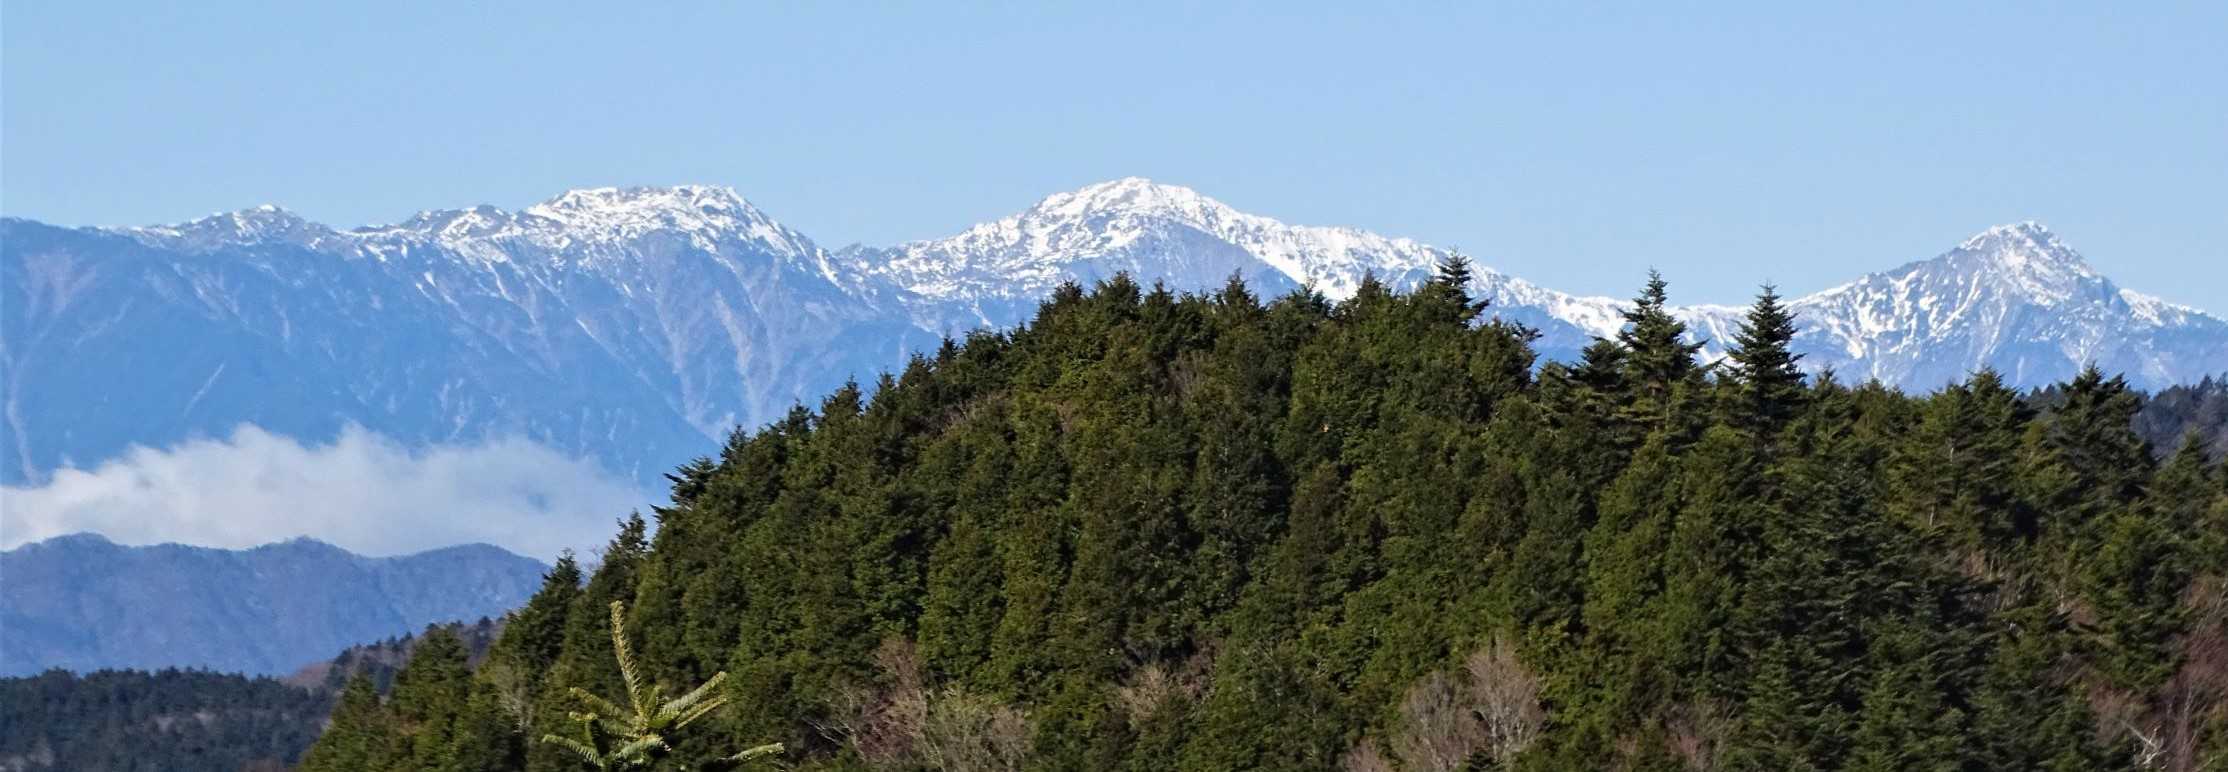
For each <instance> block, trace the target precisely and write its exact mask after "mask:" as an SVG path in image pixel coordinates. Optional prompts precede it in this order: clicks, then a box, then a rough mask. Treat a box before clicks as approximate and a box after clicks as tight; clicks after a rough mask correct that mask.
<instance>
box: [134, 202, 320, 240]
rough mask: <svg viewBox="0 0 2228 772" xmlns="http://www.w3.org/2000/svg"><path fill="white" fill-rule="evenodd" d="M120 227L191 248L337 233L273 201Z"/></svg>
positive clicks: (316, 237) (139, 235)
mask: <svg viewBox="0 0 2228 772" xmlns="http://www.w3.org/2000/svg"><path fill="white" fill-rule="evenodd" d="M120 230H121V231H122V232H124V233H126V234H129V235H131V236H133V237H135V238H138V239H140V240H142V241H146V242H148V243H152V244H160V245H164V246H173V247H182V248H186V249H192V250H208V249H216V248H220V247H224V246H230V245H258V244H296V245H301V246H310V245H314V244H316V243H317V242H319V241H320V240H322V239H325V238H328V237H331V236H334V235H336V234H335V233H334V232H333V230H332V229H331V228H327V227H325V226H323V225H319V224H317V223H314V222H310V221H309V220H307V219H304V218H303V217H302V216H301V215H298V214H295V213H293V212H292V211H289V210H287V209H285V208H283V207H279V206H277V205H273V204H264V205H261V206H256V207H251V208H248V209H241V210H238V211H233V212H218V213H216V214H212V215H209V216H207V217H203V218H201V219H198V220H191V221H188V222H182V223H178V224H176V225H156V226H149V227H144V228H124V229H120Z"/></svg>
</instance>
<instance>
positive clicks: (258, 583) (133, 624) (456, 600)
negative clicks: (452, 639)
mask: <svg viewBox="0 0 2228 772" xmlns="http://www.w3.org/2000/svg"><path fill="white" fill-rule="evenodd" d="M547 570H548V567H547V566H546V565H544V564H542V563H541V562H540V561H537V560H533V559H531V558H525V557H520V556H518V555H514V554H511V553H509V552H506V551H503V550H502V549H499V548H496V547H491V546H488V545H485V544H468V545H462V546H456V547H448V548H444V549H437V550H431V551H427V552H420V553H417V554H413V555H403V556H398V557H382V558H371V557H364V556H360V555H356V554H353V553H350V552H348V551H347V550H343V549H341V548H339V547H335V546H333V545H330V544H326V543H324V542H320V541H316V540H314V539H306V538H305V539H294V540H291V541H285V542H279V543H276V544H268V545H264V546H261V547H256V548H253V549H244V550H224V549H211V548H206V547H189V546H183V545H177V544H161V545H154V546H146V547H130V546H123V545H119V544H115V543H113V542H110V541H109V540H108V539H106V538H103V537H101V536H98V535H94V534H89V533H86V534H72V535H69V536H60V537H55V538H52V539H48V540H46V541H41V542H35V543H31V544H25V545H23V546H20V547H17V548H15V549H12V550H8V551H6V552H0V675H7V676H19V675H28V674H33V673H38V672H41V671H44V670H47V669H49V668H63V669H67V670H75V671H81V672H82V671H88V670H95V669H100V668H143V669H154V668H164V667H190V668H204V669H209V670H216V671H225V672H242V673H251V674H265V675H283V674H287V673H292V672H294V671H295V670H297V669H299V668H301V667H302V666H304V665H308V664H311V663H314V662H319V661H323V660H327V659H330V658H332V657H333V656H334V655H335V654H338V653H339V652H340V651H341V650H342V649H345V648H347V647H348V646H350V645H354V644H359V643H363V642H366V641H374V640H379V639H382V638H387V637H390V636H395V635H400V634H404V633H413V632H417V631H419V630H421V629H423V628H424V627H425V626H426V625H428V624H432V623H436V622H449V621H457V620H466V621H469V620H475V619H478V618H480V617H483V616H484V617H496V616H500V615H502V614H503V613H505V612H507V611H509V610H510V609H512V608H515V607H517V606H519V605H521V604H524V603H525V602H526V599H527V598H528V597H530V596H531V595H532V594H533V592H534V591H535V590H536V589H537V588H538V587H540V585H541V580H542V575H543V573H544V572H546V571H547Z"/></svg>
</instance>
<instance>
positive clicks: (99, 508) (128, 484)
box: [0, 425, 649, 560]
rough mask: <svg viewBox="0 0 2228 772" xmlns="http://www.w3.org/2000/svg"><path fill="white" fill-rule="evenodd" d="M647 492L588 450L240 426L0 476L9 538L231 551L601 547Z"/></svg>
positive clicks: (549, 551)
mask: <svg viewBox="0 0 2228 772" xmlns="http://www.w3.org/2000/svg"><path fill="white" fill-rule="evenodd" d="M648 500H649V499H648V497H647V496H646V495H644V494H643V493H642V492H641V491H640V490H638V489H637V488H636V487H635V486H634V485H633V484H632V483H631V482H629V481H626V480H624V479H622V478H620V477H618V476H616V475H612V474H610V473H607V472H605V471H604V470H603V469H602V468H601V467H600V466H598V465H596V464H595V463H594V462H592V461H586V460H582V459H576V458H571V457H568V456H565V455H563V454H561V453H558V452H556V451H554V450H551V449H550V448H548V447H545V446H542V445H539V444H536V443H533V442H530V441H526V440H498V441H493V442H488V443H484V444H479V445H469V446H442V447H434V448H428V449H424V450H413V449H409V448H405V447H403V446H402V445H400V444H397V443H395V442H393V441H391V440H388V439H386V438H384V437H381V436H379V435H376V434H373V433H371V432H369V431H367V430H364V429H361V428H357V427H349V428H347V429H345V430H343V431H342V432H341V434H340V437H339V438H338V439H336V440H334V441H333V442H332V443H331V444H327V445H304V444H302V443H301V442H299V441H296V440H294V439H292V438H288V437H282V436H279V435H275V434H271V433H270V432H266V431H264V430H262V429H260V428H257V427H255V426H251V425H242V426H240V427H239V428H237V429H235V430H233V433H232V436H231V437H229V438H225V439H203V440H193V441H189V442H186V443H183V444H180V445H178V446H176V447H173V448H169V449H163V450H157V449H151V448H143V447H134V448H132V449H131V450H129V451H127V452H125V453H124V455H123V456H121V457H119V458H117V459H114V460H112V461H109V462H107V463H104V464H102V465H100V466H98V467H95V468H93V469H90V470H78V469H63V470H60V471H57V472H55V473H54V476H53V478H52V479H50V480H49V481H47V482H46V483H45V484H43V485H39V486H36V487H20V488H19V487H13V486H8V487H0V548H13V547H15V546H16V545H19V544H23V543H25V542H32V541H39V540H41V539H46V538H49V537H53V536H59V535H62V534H66V533H75V532H79V531H92V532H94V533H98V534H101V535H102V536H106V537H108V538H109V539H111V540H114V541H116V542H118V543H121V544H154V543H160V542H179V543H184V544H193V545H199V546H209V547H228V548H238V547H251V546H255V545H259V544H267V543H270V542H273V541H279V540H284V539H289V538H293V537H296V536H310V537H313V538H317V539H321V540H324V541H327V542H331V543H333V544H336V545H339V546H341V547H342V548H345V549H348V550H351V551H354V552H358V553H361V554H366V555H394V554H402V553H409V552H416V551H419V550H425V549H432V548H436V547H446V546H450V545H454V544H462V543H468V542H487V543H489V544H494V545H497V546H500V547H503V548H505V549H509V550H511V551H513V552H517V553H520V554H523V555H529V556H533V557H536V558H540V559H543V560H548V559H551V558H553V557H555V556H556V554H557V553H558V551H559V550H562V549H566V548H572V549H575V550H580V551H582V552H583V553H587V552H588V550H589V549H591V548H594V547H599V546H601V545H602V544H603V543H604V542H605V541H607V540H608V539H610V537H611V534H612V533H614V532H615V531H616V527H615V526H614V525H613V523H614V521H616V520H617V519H618V518H620V517H623V516H625V515H626V513H627V512H629V511H631V510H634V509H638V508H643V505H644V504H645V503H646V502H647V501H648Z"/></svg>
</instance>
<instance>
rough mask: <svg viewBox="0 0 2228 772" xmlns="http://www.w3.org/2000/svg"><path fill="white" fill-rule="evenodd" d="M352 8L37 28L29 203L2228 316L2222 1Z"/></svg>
mask: <svg viewBox="0 0 2228 772" xmlns="http://www.w3.org/2000/svg"><path fill="white" fill-rule="evenodd" d="M340 5H341V4H332V3H269V4H246V3H233V2H217V1H207V2H199V3H180V4H162V5H156V4H146V5H130V4H96V3H64V2H47V3H20V2H19V3H9V4H8V5H7V6H6V8H5V12H4V14H0V113H4V115H0V211H5V212H6V213H7V214H10V215H15V216H25V217H33V218H38V219H42V220H48V221H52V222H59V223H67V224H138V223H148V222H169V221H176V220H181V219H186V218H190V217H193V216H198V215H201V214H205V213H208V212H211V211H215V210H219V209H233V208H239V207H244V206H250V205H254V204H260V203H266V202H269V203H278V204H282V205H285V206H287V207H289V208H292V209H295V210H297V211H299V212H302V213H303V214H305V215H306V216H309V217H312V218H314V219H318V220H322V221H325V222H329V223H333V224H336V225H343V226H345V225H354V224H362V223H372V222H389V221H393V220H397V219H400V218H402V217H405V216H407V215H408V214H410V213H411V212H414V211H416V210H419V209H424V208H432V207H451V206H466V205H471V204H476V203H493V204H497V205H501V206H506V207H517V206H522V205H525V204H528V203H531V202H534V201H537V200H540V199H542V198H546V197H548V196H549V195H552V194H554V193H556V192H558V191H560V190H563V189H565V188H569V187H582V186H593V185H608V184H666V183H679V182H708V183H717V184H726V185H732V186H734V187H736V188H737V189H739V190H741V191H742V192H743V194H744V195H745V196H747V197H749V198H750V199H752V200H753V201H754V202H756V203H757V204H759V205H760V206H761V207H763V208H765V209H766V210H768V211H769V212H770V213H772V214H773V215H774V216H776V217H778V218H780V219H782V220H783V221H785V222H787V223H789V224H791V225H793V226H795V227H797V228H799V229H801V230H803V231H804V232H806V233H807V234H810V235H811V236H813V237H814V238H815V239H817V240H819V241H821V242H823V243H826V244H828V245H830V246H836V245H841V244H844V243H848V242H851V241H864V242H869V243H888V242H894V241H898V240H903V239H912V238H925V237H933V236H939V235H945V234H948V233H950V232H954V231H957V230H959V229H961V228H963V227H965V226H966V225H968V224H971V223H974V222H977V221H980V220H985V219H990V218H994V217H997V216H1000V215H1004V214H1008V213H1011V212H1013V211H1016V210H1018V209H1021V208H1023V207H1025V206H1027V205H1028V204H1030V203H1032V202H1033V201H1035V200H1036V199H1037V198H1039V197H1041V196H1043V195H1045V194H1047V193H1051V192H1055V191H1059V190H1065V189H1070V188H1074V187H1077V186H1080V185H1083V184H1087V183H1090V182H1094V181H1098V180H1103V179H1108V178H1113V177H1120V176H1126V175H1142V176H1147V177H1152V178H1154V179H1157V180H1161V181H1164V182H1172V183H1178V184H1183V185H1189V186H1192V187H1194V188H1197V189H1199V190H1201V191H1202V192H1205V193H1207V194H1209V195H1212V196H1215V197H1217V198H1220V199H1222V200H1223V201H1225V202H1227V203H1229V204H1231V205H1233V206H1236V207H1238V208H1240V209H1244V210H1248V211H1252V212H1257V213H1261V214H1266V215H1271V216H1275V217H1278V218H1280V219H1284V220H1287V221H1292V222H1302V223H1312V224H1339V225H1354V226H1358V227H1364V228H1368V229H1371V230H1376V231H1380V232H1384V233H1388V234H1394V235H1403V236H1411V237H1415V238H1418V239H1422V240H1426V241H1430V242H1433V243H1439V244H1449V245H1455V246H1459V247H1462V248H1464V249H1465V250H1467V251H1469V252H1471V253H1473V254H1474V255H1476V256H1478V257H1479V258H1480V259H1481V260H1483V261H1484V262H1486V263H1487V264H1489V265H1493V266H1496V267H1500V268H1503V269H1505V270H1509V271H1511V272H1514V273H1517V274H1519V275H1523V276H1526V277H1529V278H1532V279H1535V280H1537V281H1540V282H1543V283H1545V284H1548V285H1550V286H1554V287H1557V288H1561V289H1567V290H1573V291H1580V292H1588V293H1604V294H1618V295H1624V294H1629V292H1630V290H1631V289H1632V287H1633V286H1634V285H1636V284H1638V283H1639V279H1640V277H1641V275H1642V274H1643V273H1644V271H1645V270H1646V269H1647V267H1649V266H1651V265H1652V266H1658V267H1661V268H1662V269H1664V271H1665V273H1666V274H1667V275H1668V276H1669V277H1670V278H1671V279H1672V280H1673V291H1674V293H1675V295H1676V296H1677V299H1679V300H1688V301H1712V302H1740V301H1742V300H1744V299H1745V298H1746V297H1747V296H1748V294H1749V293H1750V291H1751V289H1752V288H1753V286H1754V285H1755V284H1756V283H1757V282H1760V281H1763V280H1766V279H1770V280H1774V281H1777V282H1779V283H1780V284H1781V285H1782V286H1783V288H1785V289H1787V290H1791V291H1796V292H1803V291H1809V290H1815V289H1819V288H1822V287H1825V286H1828V285H1831V284H1834V283H1837V282H1839V281H1842V280H1844V279H1847V278H1850V277H1852V276H1854V275H1855V274H1857V273H1860V272H1862V271H1865V270H1873V269H1881V268H1887V267H1891V266H1893V265H1895V264H1897V263H1900V262H1903V261H1905V260H1910V259H1917V258H1922V257H1927V256H1931V255H1933V254H1935V253H1938V252H1940V251H1942V250H1943V249H1945V248H1947V247H1949V246H1951V245H1953V244H1954V243H1956V241H1958V240H1959V239H1961V238H1963V237H1964V236H1966V235H1968V234H1970V233H1972V232H1975V231H1978V230H1980V229H1982V228H1985V227H1987V226H1989V225H1991V224H1996V223H2000V222H2007V221H2014V220H2021V219H2039V220H2042V221H2044V222H2046V223H2049V224H2050V225H2051V226H2052V227H2053V228H2054V229H2056V230H2057V231H2058V232H2059V233H2060V234H2062V235H2063V236H2064V238H2065V239H2066V240H2067V241H2068V242H2070V243H2072V244H2073V245H2074V246H2075V247H2077V248H2079V249H2081V250H2082V251H2083V252H2084V253H2086V254H2087V255H2088V256H2089V257H2090V259H2091V261H2092V262H2094V263H2095V264H2096V265H2097V266H2098V267H2099V268H2100V269H2102V270H2103V271H2105V272H2106V273H2108V274H2110V275H2112V276H2114V277H2115V278H2117V279H2119V280H2120V281H2121V282H2122V283H2123V284H2125V285H2127V286H2131V287H2134V288H2137V289H2141V290H2144V291H2147V292H2151V293H2153V294H2157V295H2161V296H2164V297H2167V298H2169V299H2172V300H2176V301H2180V302H2185V303H2191V304H2195V305H2198V306H2201V307H2205V308H2208V309H2209V310H2212V311H2214V312H2216V313H2219V312H2228V254H2224V250H2223V248H2222V246H2221V241H2220V240H2219V237H2218V236H2217V235H2216V234H2217V233H2218V232H2219V231H2220V230H2221V226H2223V225H2224V224H2228V190H2224V183H2228V53H2224V49H2228V46H2221V45H2220V44H2219V39H2220V38H2221V36H2222V35H2223V34H2224V33H2228V3H2190V4H2186V5H2179V6H2177V5H2172V4H2165V3H2159V4H2142V5H2141V6H2140V9H2141V10H2140V12H2122V13H2112V12H2109V11H2106V10H2102V9H2103V7H2104V6H2105V4H2088V5H2086V6H2083V5H2056V4H2045V3H2019V4H2010V3H2006V4H1982V3H1961V4H1935V3H1911V4H1889V3H1876V4H1862V7H1852V8H1847V9H1839V10H1836V9H1825V8H1822V7H1810V6H1823V5H1825V4H1818V3H1757V4H1752V5H1745V6H1743V5H1740V4H1734V3H1714V4H1706V5H1705V4H1694V5H1690V6H1684V7H1678V8H1673V7H1672V6H1673V5H1674V4H1645V5H1642V4H1633V5H1596V6H1586V7H1579V6H1577V5H1576V4H1564V3H1541V4H1522V5H1515V4H1508V5H1485V4H1463V5H1455V4H1416V5H1411V6H1408V7H1407V8H1405V9H1403V10H1399V11H1386V10H1381V9H1379V8H1376V7H1374V6H1376V5H1377V4H1363V3H1327V4H1320V5H1305V4H1293V3H1277V4H1258V5H1224V6H1218V7H1216V8H1212V9H1196V8H1185V7H1181V6H1172V5H1171V6H1162V5H1155V4H1137V3H1093V4H1088V5H1086V4H1080V3H1078V4H1058V5H1056V6H1055V5H1051V4H1020V3H1015V4H1003V5H975V4H969V5H966V6H965V7H963V8H962V7H952V6H948V5H945V4H927V3H922V4H906V5H899V4H838V3H809V4H807V3H796V4H781V5H773V4H746V3H706V4H682V3H675V4H666V3H644V4H639V5H645V6H654V7H653V8H650V9H646V10H645V9H632V8H624V9H623V8H621V6H622V4H616V3H608V4H594V5H590V4H578V5H573V4H564V3H534V4H528V3H502V2H474V3H456V2H448V3H416V4H400V3H378V4H371V3H365V4H356V5H354V6H353V7H347V8H342V7H338V6H340ZM1851 5H1852V6H1855V5H1858V4H1851ZM1938 5H1941V6H1952V5H1954V6H1955V7H1954V8H1950V7H1936V6H1938ZM668 6H671V7H668ZM2129 7H2130V8H2133V7H2136V6H2129Z"/></svg>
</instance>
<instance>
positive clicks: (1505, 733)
mask: <svg viewBox="0 0 2228 772" xmlns="http://www.w3.org/2000/svg"><path fill="white" fill-rule="evenodd" d="M1540 688H1541V684H1540V679H1539V676H1537V675H1535V674H1533V673H1532V671H1531V670H1530V669H1528V668H1526V667H1524V663H1523V662H1522V661H1521V660H1519V659H1518V658H1517V655H1516V648H1515V647H1514V646H1512V645H1510V644H1509V643H1508V642H1507V641H1503V640H1499V639H1496V640H1494V641H1492V642H1490V643H1488V644H1486V645H1485V646H1484V647H1482V648H1480V649H1478V650H1477V651H1475V652H1472V653H1471V654H1470V656H1469V657H1468V658H1466V659H1465V660H1464V661H1463V666H1462V670H1461V671H1460V673H1459V675H1449V674H1448V673H1445V672H1434V673H1432V674H1430V675H1428V676H1425V677H1424V679H1423V680H1422V681H1420V682H1418V683H1417V684H1416V685H1415V686H1414V687H1413V688H1410V689H1409V690H1408V694H1407V696H1406V697H1404V698H1402V700H1401V703H1400V716H1401V720H1402V728H1401V732H1400V733H1399V734H1397V735H1394V737H1393V741H1392V751H1393V756H1394V757H1395V758H1398V759H1399V760H1400V768H1401V769H1403V770H1412V771H1414V772H1444V771H1446V770H1455V769H1461V768H1462V767H1463V766H1464V765H1465V764H1467V763H1469V761H1470V759H1471V758H1472V757H1474V756H1476V755H1478V754H1480V753H1483V754H1486V755H1487V756H1490V757H1491V758H1492V759H1493V760H1494V761H1496V762H1501V763H1506V762H1507V761H1509V760H1510V759H1513V758H1515V757H1516V755H1517V754H1519V753H1522V752H1524V749H1525V748H1528V747H1530V746H1531V744H1532V741H1533V740H1536V739H1538V737H1539V733H1540V730H1541V728H1542V727H1543V726H1544V725H1545V724H1546V721H1547V712H1546V710H1545V709H1544V708H1542V707H1541V706H1540Z"/></svg>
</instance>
